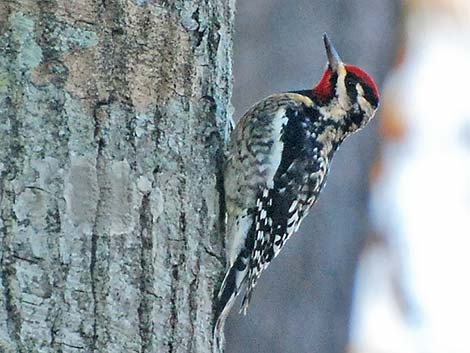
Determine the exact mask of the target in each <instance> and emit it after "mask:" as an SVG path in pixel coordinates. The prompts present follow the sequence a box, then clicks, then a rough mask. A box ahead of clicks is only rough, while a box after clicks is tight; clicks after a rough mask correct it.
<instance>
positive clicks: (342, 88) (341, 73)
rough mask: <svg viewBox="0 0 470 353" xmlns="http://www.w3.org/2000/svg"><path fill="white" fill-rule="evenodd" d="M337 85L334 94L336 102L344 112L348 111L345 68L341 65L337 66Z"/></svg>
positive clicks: (349, 103) (349, 104) (348, 102)
mask: <svg viewBox="0 0 470 353" xmlns="http://www.w3.org/2000/svg"><path fill="white" fill-rule="evenodd" d="M337 73H338V81H337V82H338V83H337V86H336V94H337V96H338V102H339V104H340V105H341V107H342V108H343V109H344V110H349V107H350V106H351V102H350V101H349V97H348V92H347V90H346V74H347V71H346V68H345V67H344V65H343V64H341V65H339V66H338V69H337Z"/></svg>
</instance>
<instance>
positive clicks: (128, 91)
mask: <svg viewBox="0 0 470 353" xmlns="http://www.w3.org/2000/svg"><path fill="white" fill-rule="evenodd" d="M233 11H234V3H233V0H230V1H222V0H205V1H203V0H196V1H184V0H175V1H164V0H154V1H152V0H99V1H98V0H76V1H70V0H48V1H32V0H31V1H27V0H19V1H2V2H1V3H0V50H1V55H0V119H1V120H0V136H1V138H0V173H1V174H0V212H1V213H0V352H2V353H3V352H5V353H11V352H20V353H32V352H139V353H150V352H159V353H160V352H173V353H176V352H191V351H192V352H209V351H210V345H211V334H210V331H211V325H212V301H213V296H214V285H217V284H218V282H219V281H220V275H221V273H220V271H221V270H222V267H223V264H221V259H220V258H219V257H218V256H217V254H221V253H222V251H221V248H222V237H221V235H220V231H221V229H220V212H219V208H220V207H221V204H220V202H219V201H220V193H219V190H220V188H219V185H220V182H221V181H220V173H219V170H220V162H221V155H222V152H223V149H224V144H225V139H226V136H227V130H228V127H229V113H230V112H229V107H230V103H229V97H230V94H231V89H232V84H231V51H232V49H231V46H232V45H231V42H232V20H233ZM216 282H217V283H216Z"/></svg>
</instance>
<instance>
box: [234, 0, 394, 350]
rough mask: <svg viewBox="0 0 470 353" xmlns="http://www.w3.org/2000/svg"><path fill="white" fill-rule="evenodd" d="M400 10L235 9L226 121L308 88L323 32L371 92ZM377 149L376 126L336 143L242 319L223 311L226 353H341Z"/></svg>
mask: <svg viewBox="0 0 470 353" xmlns="http://www.w3.org/2000/svg"><path fill="white" fill-rule="evenodd" d="M400 5H401V3H400V1H398V0H384V1H370V0H359V1H349V0H338V1H319V0H316V1H312V0H296V1H282V0H275V1H267V0H258V1H247V0H239V1H238V2H237V9H238V11H237V17H236V34H235V44H234V50H235V57H234V77H235V84H234V97H233V103H234V106H235V117H240V116H241V114H243V112H244V111H245V110H246V109H247V108H248V107H249V106H250V105H252V104H253V103H255V102H256V101H257V100H259V99H261V98H263V97H265V96H267V95H269V94H272V93H275V92H282V91H288V90H296V89H306V88H309V87H312V86H313V84H314V83H316V82H317V80H319V78H320V75H321V73H322V71H323V69H324V67H325V64H326V57H325V53H324V49H323V45H322V40H321V35H322V33H323V32H327V33H328V34H329V35H330V37H331V38H332V40H333V42H334V44H335V46H336V48H337V49H338V51H339V53H340V55H341V57H342V58H343V60H345V61H346V62H348V63H352V64H355V65H358V66H361V67H362V68H364V69H365V70H366V71H368V72H369V73H370V74H371V75H372V76H373V77H374V79H375V80H376V82H377V83H378V85H379V86H381V84H382V82H383V79H384V77H385V75H386V73H387V71H388V70H389V68H390V66H391V63H392V60H393V58H394V54H395V48H396V46H397V45H396V42H397V38H398V35H399V32H400V26H399V25H400V9H401V7H400ZM378 119H380V117H378ZM377 147H378V141H377V119H375V122H373V123H372V124H370V125H369V126H368V127H367V128H366V129H365V130H364V131H361V132H360V133H359V134H357V135H355V136H353V137H352V138H350V139H349V140H348V141H347V142H345V144H344V145H343V147H342V148H341V149H340V151H339V152H338V153H337V155H336V157H335V161H334V162H333V166H332V170H331V173H330V177H329V180H328V183H327V186H326V189H325V190H324V191H323V193H322V195H321V196H320V199H319V202H318V203H317V205H316V206H315V207H314V209H313V211H312V212H311V215H310V216H309V217H308V218H307V219H306V220H305V221H304V223H303V225H302V227H301V229H300V231H299V233H298V234H297V235H295V236H293V237H292V239H291V240H290V241H289V242H288V243H287V245H286V247H285V249H284V250H283V252H282V254H281V255H280V256H279V257H278V258H276V260H275V261H274V263H273V264H272V265H271V266H270V268H269V270H268V271H267V272H266V273H263V276H262V278H261V279H260V281H259V283H258V285H257V288H256V291H255V295H254V297H253V300H252V304H251V306H250V309H249V312H248V315H247V317H243V316H240V315H237V314H236V310H233V312H232V315H231V319H230V320H229V322H228V323H227V329H226V336H227V352H230V353H242V352H247V353H248V352H249V353H252V352H257V353H264V352H266V353H268V352H269V353H277V352H279V353H281V352H282V353H300V352H308V353H337V352H338V353H339V352H344V351H345V349H346V346H347V341H348V327H349V322H350V312H351V302H352V294H353V284H354V277H355V272H356V265H357V263H358V258H359V254H360V252H361V248H362V246H363V243H364V240H365V238H366V235H367V234H368V232H369V217H368V199H369V171H370V168H371V166H372V163H373V162H374V160H375V158H376V157H377Z"/></svg>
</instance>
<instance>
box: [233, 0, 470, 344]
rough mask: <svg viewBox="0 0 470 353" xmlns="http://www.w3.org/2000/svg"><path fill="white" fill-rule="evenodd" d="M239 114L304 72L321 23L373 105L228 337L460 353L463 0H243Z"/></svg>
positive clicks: (465, 124) (466, 263)
mask: <svg viewBox="0 0 470 353" xmlns="http://www.w3.org/2000/svg"><path fill="white" fill-rule="evenodd" d="M237 8H238V13H237V17H236V36H235V47H234V50H235V58H234V77H235V86H234V96H233V104H234V106H235V118H239V117H240V116H241V115H242V114H243V113H244V112H245V111H246V109H247V108H248V107H250V106H251V105H252V104H254V103H255V102H256V101H258V100H259V99H262V98H263V97H265V96H267V95H269V94H272V93H276V92H282V91H287V90H296V89H306V88H309V87H312V86H313V85H314V84H315V83H316V82H317V81H318V80H319V78H320V76H321V73H322V71H323V69H324V67H325V63H326V58H325V54H324V49H323V44H322V40H321V35H322V33H323V32H327V33H328V34H329V35H330V38H331V39H332V40H333V42H334V44H335V46H336V48H337V49H338V52H339V53H340V55H341V57H342V58H343V60H345V61H346V62H348V63H351V64H354V65H358V66H360V67H362V68H363V69H365V70H366V71H367V72H369V73H370V74H371V75H372V76H373V77H374V79H375V81H376V83H377V84H378V86H379V89H380V91H381V95H382V100H381V101H382V103H381V109H380V112H379V114H378V116H377V118H376V119H374V121H373V122H372V123H371V124H369V125H368V126H367V128H366V129H364V130H363V131H361V132H360V133H358V134H356V135H354V136H352V137H351V138H349V139H348V140H347V141H346V142H345V143H344V144H343V146H342V148H341V149H340V150H339V151H338V153H337V155H336V157H335V160H334V162H333V165H332V169H331V173H330V176H329V179H328V183H327V186H326V188H325V190H324V191H323V193H322V195H321V196H320V199H319V202H318V203H317V204H316V206H315V207H314V209H313V211H312V212H311V214H310V215H309V217H308V218H307V219H306V220H305V221H304V223H303V225H302V227H301V229H300V231H299V233H298V234H297V235H295V236H293V237H292V238H291V239H290V240H289V242H288V243H287V245H286V246H285V248H284V249H283V251H282V252H281V254H280V255H279V257H278V258H276V260H275V261H274V262H273V264H271V266H270V267H269V268H268V270H267V271H266V272H265V273H263V275H262V277H261V278H260V281H259V282H258V285H257V288H256V290H255V293H254V296H253V299H252V304H251V306H250V309H249V312H248V315H247V316H246V317H243V316H242V315H238V313H237V310H236V309H234V310H233V312H232V314H231V316H230V318H229V322H228V323H227V328H226V337H227V352H228V353H241V352H260V353H264V352H269V353H277V352H279V353H280V352H283V353H291V352H292V353H293V352H295V353H302V352H308V353H336V352H341V353H342V352H348V353H438V352H439V353H470V344H469V343H468V342H467V341H468V338H467V336H468V331H469V329H470V324H469V323H468V319H469V318H470V89H469V88H468V87H469V83H470V1H469V0H403V1H399V0H381V1H376V0H356V1H350V0H322V1H320V0H292V1H283V0H238V1H237Z"/></svg>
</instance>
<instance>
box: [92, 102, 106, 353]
mask: <svg viewBox="0 0 470 353" xmlns="http://www.w3.org/2000/svg"><path fill="white" fill-rule="evenodd" d="M104 105H105V104H102V103H100V102H99V103H97V105H96V106H95V108H94V119H95V131H94V134H95V140H96V141H97V145H98V146H97V152H96V160H95V171H96V178H97V182H98V185H99V195H98V201H97V205H96V216H95V220H94V223H93V227H92V232H91V244H90V280H91V283H90V286H91V296H92V301H93V303H92V306H93V318H92V320H93V327H92V337H91V342H90V350H91V352H95V351H97V345H98V338H99V337H98V320H99V308H98V307H99V298H98V289H97V285H98V284H100V283H101V280H100V278H99V275H98V273H97V257H96V255H97V250H98V238H99V234H98V232H99V231H98V222H99V219H100V217H101V214H102V213H101V212H102V208H103V198H104V197H103V185H104V183H105V180H104V179H103V173H104V167H103V163H104V156H103V149H104V147H105V145H106V143H105V140H104V138H103V137H102V136H101V121H100V120H99V119H98V114H97V112H98V109H100V108H101V107H102V106H104Z"/></svg>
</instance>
